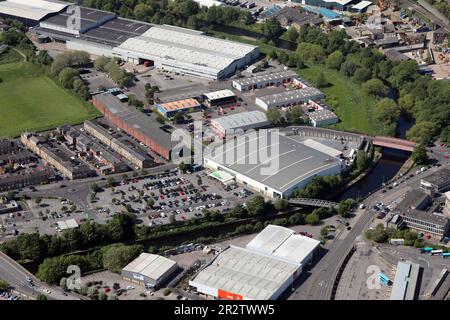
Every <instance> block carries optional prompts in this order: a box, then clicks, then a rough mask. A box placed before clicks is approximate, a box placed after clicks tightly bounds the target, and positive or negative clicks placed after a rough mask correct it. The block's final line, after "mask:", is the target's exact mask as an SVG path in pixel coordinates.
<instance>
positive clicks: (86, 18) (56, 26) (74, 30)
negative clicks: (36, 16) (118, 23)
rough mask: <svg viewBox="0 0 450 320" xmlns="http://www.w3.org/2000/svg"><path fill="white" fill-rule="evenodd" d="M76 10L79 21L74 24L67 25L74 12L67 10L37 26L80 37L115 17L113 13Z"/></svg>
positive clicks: (83, 8)
mask: <svg viewBox="0 0 450 320" xmlns="http://www.w3.org/2000/svg"><path fill="white" fill-rule="evenodd" d="M78 10H79V11H78V13H79V20H78V23H76V24H75V23H74V24H70V23H68V22H70V21H71V17H72V15H73V14H74V12H72V11H70V10H67V11H65V12H61V13H60V14H57V15H52V16H50V17H48V18H47V19H45V20H44V21H41V23H40V24H39V26H40V27H41V28H47V29H51V30H55V31H60V32H65V33H70V34H74V35H80V34H83V33H85V32H87V31H89V30H91V29H94V28H97V27H99V26H101V25H102V24H104V23H106V22H107V21H110V20H113V19H115V18H116V17H117V15H116V14H115V13H111V12H107V11H101V10H97V9H91V8H85V7H79V9H78Z"/></svg>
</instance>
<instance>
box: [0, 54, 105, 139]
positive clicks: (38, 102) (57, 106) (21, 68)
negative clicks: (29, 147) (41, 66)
mask: <svg viewBox="0 0 450 320" xmlns="http://www.w3.org/2000/svg"><path fill="white" fill-rule="evenodd" d="M0 78H1V79H3V82H2V83H0V137H14V136H17V135H19V134H20V133H21V132H22V131H26V130H28V131H42V130H47V129H51V128H55V127H57V126H59V125H62V124H76V123H81V122H83V121H84V120H86V119H92V118H94V117H95V116H96V115H97V112H96V110H95V109H94V108H93V107H92V106H90V105H89V104H88V103H85V102H84V101H82V100H81V99H79V98H78V97H77V96H76V95H75V94H73V93H72V92H70V91H68V90H65V89H63V88H62V87H60V86H59V85H57V84H56V83H55V82H54V81H53V80H52V79H50V78H49V77H47V76H43V75H42V72H41V71H39V70H38V69H36V67H35V66H33V65H32V64H31V63H27V62H15V63H7V64H0Z"/></svg>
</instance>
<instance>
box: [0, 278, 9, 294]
mask: <svg viewBox="0 0 450 320" xmlns="http://www.w3.org/2000/svg"><path fill="white" fill-rule="evenodd" d="M8 288H9V283H8V282H6V281H5V280H2V279H0V292H1V291H5V290H8Z"/></svg>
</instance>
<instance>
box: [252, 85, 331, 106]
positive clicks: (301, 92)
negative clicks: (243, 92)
mask: <svg viewBox="0 0 450 320" xmlns="http://www.w3.org/2000/svg"><path fill="white" fill-rule="evenodd" d="M317 95H323V93H322V91H320V90H319V89H317V88H313V87H306V88H302V89H298V90H292V91H286V92H282V93H275V94H270V95H267V96H262V97H258V99H259V100H261V101H263V102H265V103H266V104H273V103H283V102H285V101H290V100H295V99H308V98H309V97H314V96H317Z"/></svg>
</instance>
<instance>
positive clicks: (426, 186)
mask: <svg viewBox="0 0 450 320" xmlns="http://www.w3.org/2000/svg"><path fill="white" fill-rule="evenodd" d="M420 188H422V189H423V190H425V191H427V192H445V191H447V190H449V189H450V169H449V168H448V167H442V168H440V169H439V170H438V171H436V172H434V173H432V174H430V175H429V176H426V177H425V178H422V179H421V180H420Z"/></svg>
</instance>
